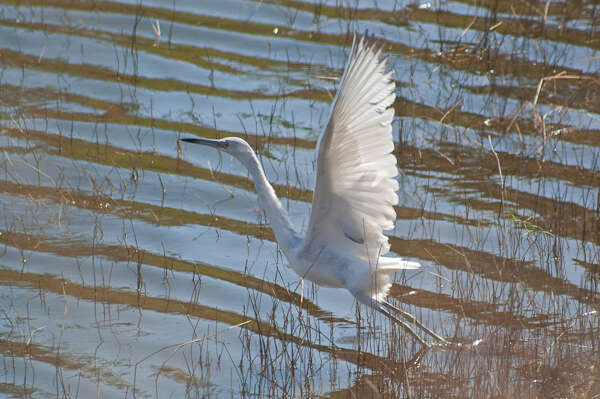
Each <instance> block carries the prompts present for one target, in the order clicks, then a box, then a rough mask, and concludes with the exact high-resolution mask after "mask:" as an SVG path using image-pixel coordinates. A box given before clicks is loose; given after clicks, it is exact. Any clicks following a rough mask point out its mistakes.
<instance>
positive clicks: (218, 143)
mask: <svg viewBox="0 0 600 399" xmlns="http://www.w3.org/2000/svg"><path fill="white" fill-rule="evenodd" d="M180 140H181V141H185V142H186V143H194V144H202V145H206V146H208V147H212V148H216V149H217V150H222V149H223V148H225V146H224V144H223V142H222V141H220V140H211V139H202V138H193V139H180Z"/></svg>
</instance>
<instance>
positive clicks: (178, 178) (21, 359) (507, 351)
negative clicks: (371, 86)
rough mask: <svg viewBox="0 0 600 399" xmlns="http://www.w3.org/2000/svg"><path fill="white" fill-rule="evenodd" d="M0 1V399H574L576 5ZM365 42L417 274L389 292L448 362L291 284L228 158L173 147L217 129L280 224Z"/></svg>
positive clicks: (597, 332) (588, 198)
mask: <svg viewBox="0 0 600 399" xmlns="http://www.w3.org/2000/svg"><path fill="white" fill-rule="evenodd" d="M0 1H1V2H2V7H1V12H0V140H1V147H2V151H1V155H0V171H1V172H2V175H1V176H0V180H1V181H0V206H1V209H2V212H1V213H0V216H1V217H0V221H1V224H0V244H1V246H0V396H2V395H5V396H9V397H16V398H20V397H82V398H85V397H93V396H103V397H135V398H141V397H172V396H175V397H277V398H279V397H331V398H342V397H360V398H367V397H373V398H380V397H390V398H396V397H402V398H417V397H418V398H422V397H435V398H438V397H448V398H454V397H456V398H463V397H475V398H479V397H481V398H488V397H496V398H509V397H510V398H562V397H569V398H595V397H598V396H599V395H600V377H599V374H598V372H597V370H598V368H599V367H600V361H599V359H600V353H599V350H600V341H599V339H600V338H599V337H600V319H599V314H598V307H599V306H600V295H599V290H600V286H599V282H600V107H599V105H598V104H599V101H598V99H599V98H600V73H599V71H600V57H599V54H598V52H599V51H600V36H599V35H600V31H598V29H597V27H598V26H600V20H599V18H600V9H599V8H598V5H596V4H595V3H594V2H591V1H580V2H568V1H566V0H565V1H552V2H551V1H527V2H517V1H497V0H490V1H450V2H425V1H423V2H414V1H406V2H404V1H397V0H390V1H385V0H384V1H380V0H377V1H374V0H373V1H371V0H365V1H354V0H352V1H346V2H341V1H334V0H330V1H329V0H327V1H323V0H305V1H301V0H278V1H272V0H255V1H250V0H247V1H238V0H224V1H221V2H202V3H201V4H196V3H195V2H185V1H174V2H169V3H168V4H167V3H165V4H160V2H159V3H156V2H145V1H138V2H128V3H127V2H118V1H115V2H113V1H96V0H94V1H88V2H72V1H62V0H44V1H34V0H28V1H25V2H22V1H12V0H0ZM366 29H368V30H369V32H371V33H372V34H373V35H375V36H376V37H377V38H379V39H380V40H381V42H382V43H383V45H384V51H385V52H386V53H389V54H390V55H391V64H392V65H393V67H394V68H395V70H396V75H395V81H396V87H397V88H398V89H397V96H398V99H397V101H396V103H395V104H394V107H395V111H396V118H395V120H394V139H395V143H396V150H395V152H394V154H395V155H396V157H397V160H398V165H399V168H400V171H401V174H400V176H398V179H399V183H400V191H399V193H398V194H399V196H400V204H399V205H398V206H397V207H396V213H397V215H398V220H397V223H396V228H395V229H394V230H393V231H390V232H389V235H390V243H391V245H392V251H393V252H394V253H396V254H398V255H399V256H402V257H404V258H407V259H410V260H416V261H419V262H420V263H422V264H423V267H422V268H421V269H420V270H416V271H406V273H404V274H398V275H396V280H395V283H394V285H393V287H392V289H391V297H392V298H393V299H394V301H395V303H396V304H397V305H398V306H401V307H402V308H403V309H405V310H407V311H409V312H411V313H413V314H415V315H416V316H417V317H418V318H419V319H420V320H421V321H422V322H423V323H424V324H426V325H427V326H428V327H429V328H431V329H433V330H435V331H437V332H439V333H441V335H443V336H444V337H448V338H450V339H452V340H453V341H456V342H463V343H465V345H463V346H461V347H454V348H450V349H447V350H424V349H423V348H422V347H421V346H420V345H419V344H418V342H415V341H414V340H413V339H412V338H411V337H410V336H407V335H406V333H405V332H404V331H403V330H402V329H401V328H398V327H397V326H395V325H393V324H391V323H390V322H389V320H386V319H385V318H382V317H380V316H378V315H375V314H373V313H372V312H370V311H367V309H365V308H361V307H358V306H356V304H353V302H352V301H353V298H352V297H351V296H350V295H349V294H347V293H344V292H340V291H337V290H330V289H326V288H318V287H315V286H313V285H312V284H309V283H302V282H299V281H298V278H297V276H296V275H295V274H294V273H293V271H291V270H289V269H288V268H287V267H286V265H285V262H284V260H283V258H282V256H281V255H280V254H279V253H278V250H277V246H276V244H275V241H274V237H273V234H272V231H271V230H270V228H269V226H268V224H267V223H266V221H265V220H264V218H263V216H262V215H260V213H259V212H257V207H256V204H255V199H256V195H255V193H254V187H253V185H252V181H251V180H250V179H249V178H248V176H247V174H246V172H245V170H244V169H243V167H242V166H241V165H238V164H237V163H236V162H235V161H234V160H232V159H231V158H229V157H227V156H219V155H218V154H217V153H216V152H212V151H210V150H206V151H203V150H201V149H194V150H193V151H192V150H191V149H189V148H179V147H178V145H177V138H179V137H180V136H182V135H184V134H185V135H187V136H193V135H196V136H201V137H207V138H221V137H226V136H238V137H243V138H244V139H245V140H247V141H248V142H249V143H250V144H251V145H252V146H253V147H254V148H255V150H256V151H257V152H258V153H259V154H260V157H261V161H262V163H263V165H264V167H265V169H266V173H267V175H268V177H269V179H270V180H271V181H272V182H273V183H274V187H275V189H276V191H277V195H278V196H279V197H281V198H283V200H284V204H285V205H286V206H288V208H289V210H290V216H291V217H292V219H294V222H295V224H296V225H299V226H306V224H307V217H308V207H309V205H310V201H311V199H312V191H311V190H312V184H313V178H314V170H313V167H314V159H313V150H314V147H315V145H316V139H317V137H318V135H319V133H320V131H321V130H322V129H323V127H324V123H325V122H326V120H327V116H328V115H327V113H328V109H329V104H330V102H331V100H332V98H333V95H334V93H335V89H336V82H337V81H336V79H337V78H338V77H339V75H340V74H341V71H342V69H343V66H344V62H345V60H346V56H347V50H348V47H349V45H350V44H351V42H352V35H353V34H354V32H363V31H364V30H366ZM472 342H475V345H467V343H472Z"/></svg>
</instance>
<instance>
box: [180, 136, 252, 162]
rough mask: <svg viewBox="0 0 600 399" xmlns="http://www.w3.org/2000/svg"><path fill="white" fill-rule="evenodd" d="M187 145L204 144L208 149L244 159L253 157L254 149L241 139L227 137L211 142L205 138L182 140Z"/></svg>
mask: <svg viewBox="0 0 600 399" xmlns="http://www.w3.org/2000/svg"><path fill="white" fill-rule="evenodd" d="M181 141H184V142H186V143H194V144H202V145H205V146H207V147H212V148H216V149H217V150H221V151H224V152H226V153H229V154H231V155H233V156H235V157H236V158H239V159H243V158H245V157H247V156H249V155H252V153H253V151H252V147H250V144H248V143H246V142H245V141H244V140H242V139H240V138H239V137H227V138H224V139H221V140H211V139H204V138H186V139H181Z"/></svg>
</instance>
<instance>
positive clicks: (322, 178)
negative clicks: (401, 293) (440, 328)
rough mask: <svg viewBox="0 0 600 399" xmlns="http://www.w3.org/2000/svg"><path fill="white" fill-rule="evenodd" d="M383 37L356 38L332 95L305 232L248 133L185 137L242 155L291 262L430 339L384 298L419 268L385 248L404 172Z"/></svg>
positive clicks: (305, 275) (298, 269)
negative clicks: (394, 282)
mask: <svg viewBox="0 0 600 399" xmlns="http://www.w3.org/2000/svg"><path fill="white" fill-rule="evenodd" d="M386 67H387V58H385V59H384V58H382V56H381V49H380V48H378V47H377V45H376V43H375V42H374V41H372V40H369V39H367V38H365V37H363V38H362V39H361V40H360V41H357V40H356V38H355V40H354V42H353V44H352V50H351V52H350V56H349V58H348V62H347V64H346V68H345V70H344V74H343V76H342V79H341V81H340V84H339V88H338V91H337V95H336V97H335V99H334V101H333V104H332V107H331V112H330V115H329V122H328V123H327V127H326V128H325V131H324V132H323V133H322V134H321V137H320V138H319V142H318V145H317V170H316V181H315V189H314V194H313V204H312V211H311V215H310V221H309V224H308V228H307V231H306V234H305V235H304V236H302V235H300V234H299V233H298V232H297V231H296V230H295V229H294V228H293V226H292V224H291V223H290V220H289V218H288V215H287V212H286V210H285V208H284V207H283V206H282V205H281V202H280V201H279V199H278V198H277V196H276V195H275V191H274V190H273V187H272V186H271V184H270V183H269V182H268V180H267V179H266V177H265V174H264V171H263V168H262V166H261V165H260V162H259V161H258V158H257V157H256V154H255V153H254V151H253V150H252V148H251V147H250V146H249V145H248V143H246V142H245V141H244V140H242V139H239V138H236V137H230V138H225V139H222V140H209V139H203V138H193V139H182V141H186V142H191V143H198V144H204V145H208V146H211V147H214V148H217V149H220V150H223V151H225V152H227V153H229V154H231V155H233V156H234V157H236V158H237V159H238V160H239V161H240V162H242V163H243V164H244V165H245V166H246V168H248V171H249V172H250V174H251V176H252V178H253V179H254V182H255V185H256V191H257V193H258V200H259V204H260V206H261V207H262V209H263V210H264V212H265V213H266V215H267V218H268V219H269V222H270V224H271V227H272V228H273V232H274V234H275V237H276V239H277V242H278V243H279V246H280V248H281V250H282V251H283V253H284V254H285V256H286V257H287V259H288V261H289V262H290V266H291V267H292V268H293V269H294V270H295V271H296V272H297V273H298V274H299V275H300V276H301V277H302V278H305V279H308V280H311V281H313V282H315V283H317V284H320V285H325V286H330V287H339V288H346V289H347V290H348V291H350V293H352V295H354V297H355V298H356V299H357V300H359V301H360V302H361V303H364V304H366V305H368V306H371V307H374V308H375V309H377V310H378V311H380V312H382V313H384V314H386V315H387V316H388V317H390V318H392V319H393V320H395V321H397V322H398V323H401V324H402V325H403V326H404V327H405V328H407V329H408V331H409V332H410V333H411V334H413V335H414V336H415V337H416V338H417V339H419V340H420V341H421V342H422V343H423V344H425V345H428V344H427V343H426V342H425V341H424V340H423V339H422V338H420V337H419V336H418V335H417V334H416V333H415V332H414V331H413V330H412V329H411V328H410V326H408V325H407V324H406V323H405V322H404V321H402V320H400V319H398V318H397V317H396V316H395V315H394V314H393V313H392V312H395V313H398V314H400V315H402V316H403V317H404V318H405V319H408V320H409V321H411V322H413V323H415V324H416V325H418V326H419V327H421V328H423V329H424V331H426V332H427V333H428V334H430V335H432V336H433V337H434V338H436V339H437V340H439V341H441V342H444V343H445V342H446V341H445V340H444V339H443V338H441V337H439V336H438V335H437V334H435V333H433V332H432V331H430V330H429V329H427V328H426V327H425V326H423V325H422V324H421V323H419V322H418V321H417V320H416V319H415V318H414V317H413V316H411V315H410V314H408V313H406V312H404V311H402V310H401V309H398V308H397V307H394V306H393V305H391V304H390V303H389V302H387V301H386V300H385V296H386V295H387V292H388V290H389V288H390V286H391V283H390V274H392V273H394V272H396V271H400V270H403V269H414V268H418V267H419V264H418V263H416V262H407V261H404V260H402V259H401V258H397V257H386V256H383V255H385V254H387V253H388V251H389V248H390V246H389V243H388V239H387V237H386V236H385V235H384V234H383V230H388V229H393V228H394V222H395V220H396V213H395V211H394V205H396V204H397V203H398V196H397V195H396V191H397V190H398V182H397V181H396V179H395V177H396V175H397V174H398V169H397V167H396V158H395V156H394V155H393V154H392V151H393V150H394V142H393V139H392V125H391V123H392V120H393V118H394V109H393V108H391V107H390V106H391V105H392V104H393V102H394V100H395V98H396V95H395V92H394V90H395V85H394V82H393V81H392V79H391V78H392V75H393V71H387V72H386Z"/></svg>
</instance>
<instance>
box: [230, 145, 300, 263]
mask: <svg viewBox="0 0 600 399" xmlns="http://www.w3.org/2000/svg"><path fill="white" fill-rule="evenodd" d="M249 155H250V156H248V157H244V158H243V159H239V158H238V159H239V160H240V161H241V162H242V163H243V164H244V166H245V167H246V168H247V169H248V171H249V172H250V174H251V175H252V178H253V179H254V186H255V187H256V192H257V193H258V203H259V205H260V206H261V207H262V209H263V210H264V212H265V214H266V215H267V219H268V220H269V222H270V223H271V228H272V229H273V233H274V234H275V238H276V239H277V243H278V244H279V246H280V248H281V249H282V250H283V252H284V253H285V254H286V256H288V259H289V255H288V254H289V251H290V250H291V248H292V247H293V245H294V243H295V242H296V241H297V239H298V237H299V236H298V233H297V232H296V230H295V229H294V227H293V226H292V223H291V221H290V218H289V216H288V213H287V211H286V210H285V208H284V207H283V205H282V204H281V201H279V198H277V195H276V194H275V190H274V189H273V186H271V183H269V181H268V180H267V177H266V176H265V172H264V170H263V168H262V166H261V164H260V162H259V161H258V158H257V157H256V154H254V152H252V153H251V154H249Z"/></svg>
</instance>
